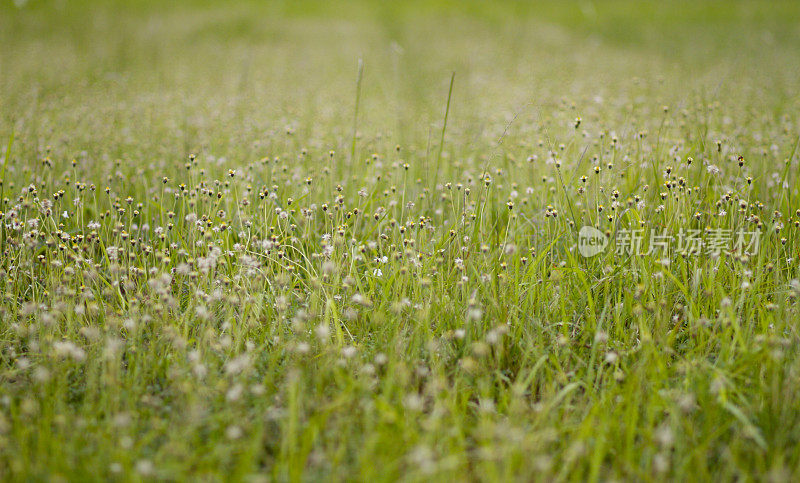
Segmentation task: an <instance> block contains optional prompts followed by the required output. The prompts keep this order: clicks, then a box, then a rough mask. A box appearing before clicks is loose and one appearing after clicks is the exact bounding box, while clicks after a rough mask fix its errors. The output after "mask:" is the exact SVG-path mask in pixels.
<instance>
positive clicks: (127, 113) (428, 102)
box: [0, 0, 800, 157]
mask: <svg viewBox="0 0 800 483" xmlns="http://www.w3.org/2000/svg"><path fill="white" fill-rule="evenodd" d="M15 5H18V6H15ZM799 26H800V3H798V2H794V1H775V2H756V1H745V0H735V1H713V0H710V1H682V0H678V1H673V2H660V1H649V0H648V1H637V2H628V1H618V0H614V1H607V2H591V1H566V2H562V1H538V2H522V1H512V0H506V1H499V2H481V1H477V0H470V1H464V2H456V1H450V0H447V1H422V0H412V1H405V2H399V1H389V2H367V1H347V2H318V1H310V0H300V1H277V2H255V1H243V2H235V3H223V2H213V1H209V0H187V1H177V2H157V1H151V0H143V1H137V2H123V1H111V2H95V1H65V0H56V1H36V0H33V1H28V2H20V1H18V2H16V4H15V3H13V2H4V3H3V4H2V7H0V44H1V46H0V94H2V95H0V110H1V111H2V114H1V115H0V135H2V136H4V137H5V136H7V135H8V134H9V133H10V131H11V129H12V127H13V129H14V130H15V131H16V132H18V133H21V135H20V136H19V138H20V139H21V140H22V141H21V143H22V145H21V146H20V148H21V149H23V152H26V153H28V154H31V155H33V154H37V153H39V152H41V150H42V149H43V147H44V146H45V145H54V144H60V145H62V146H63V147H64V148H65V149H66V150H67V151H69V150H72V151H76V150H88V151H89V152H90V153H95V154H98V155H105V156H114V157H118V156H122V155H126V156H139V155H140V154H143V153H147V154H149V155H156V154H158V155H161V156H168V155H169V156H171V155H176V154H178V153H179V154H180V155H184V154H185V153H186V152H187V151H195V150H198V149H201V148H203V147H204V146H205V147H208V146H214V149H215V151H217V152H220V153H222V154H227V155H234V154H235V155H250V154H256V151H257V148H253V147H252V144H253V143H259V142H260V141H259V139H260V137H261V136H260V134H259V133H264V132H271V131H274V130H276V129H284V128H285V127H287V126H293V127H295V128H299V129H303V130H305V131H304V132H303V134H306V135H307V136H306V139H316V140H318V141H319V143H320V144H326V143H327V144H331V145H334V146H339V147H341V148H344V146H346V143H347V141H346V139H347V138H348V137H349V130H350V126H351V123H352V121H351V117H352V106H353V104H354V89H355V77H356V69H357V68H356V66H357V62H358V59H363V61H364V62H365V65H366V69H365V78H364V96H363V105H362V114H361V117H362V121H361V124H360V130H363V131H364V132H365V133H368V134H369V135H371V136H373V137H374V138H376V139H377V138H381V137H383V136H388V137H391V138H392V139H394V140H397V141H398V142H402V143H412V144H420V145H425V144H426V140H427V138H428V137H429V136H430V132H431V129H434V130H435V126H434V127H432V126H433V125H434V124H436V123H437V122H439V121H440V120H441V117H442V109H443V105H444V100H445V97H446V93H447V83H448V81H449V77H450V73H451V72H452V71H455V72H456V73H457V77H456V89H455V91H454V97H453V98H454V102H453V106H452V108H453V111H452V116H453V117H452V123H451V126H452V129H453V130H454V133H455V135H463V136H464V137H463V138H462V139H470V140H472V141H474V143H473V142H470V143H468V146H466V147H468V148H471V149H472V148H474V145H475V144H486V143H490V142H491V141H492V140H496V139H497V136H499V134H500V133H502V131H503V129H504V128H505V127H506V125H507V123H508V122H509V120H510V119H512V118H514V116H516V115H520V114H521V117H520V122H525V121H530V122H533V121H534V120H536V119H539V120H541V119H542V118H547V117H548V116H549V115H550V113H549V111H548V109H549V107H548V106H550V107H556V106H557V105H558V104H559V103H561V102H567V103H572V104H576V105H577V110H578V111H585V109H582V108H583V107H584V106H586V105H589V104H592V103H593V101H595V100H597V99H606V100H608V101H609V102H612V103H613V102H616V103H617V104H619V105H622V104H625V103H630V102H632V101H636V100H637V99H639V100H641V99H643V98H646V99H647V103H648V105H650V106H660V104H662V103H663V104H670V105H676V106H680V105H686V104H687V103H688V102H692V101H693V100H694V98H693V96H695V97H696V96H704V97H706V98H707V100H725V99H727V100H732V102H730V103H727V104H729V105H727V106H726V108H729V110H728V111H727V114H728V115H733V116H734V117H735V116H736V115H737V114H741V115H754V114H755V113H757V112H762V111H763V110H764V109H767V110H772V111H774V112H773V113H774V114H776V115H780V114H781V113H783V112H792V110H793V109H794V108H795V107H796V105H797V104H796V102H797V101H796V93H797V91H798V78H800V75H798V74H799V73H800V55H798V52H800V27H799ZM745 80H746V82H745ZM748 112H749V114H748ZM603 121H604V122H605V123H606V124H608V125H613V124H614V123H615V122H623V120H622V119H613V118H611V117H608V118H606V119H604V120H603ZM337 127H339V128H340V129H339V130H337ZM361 128H363V129H361ZM631 128H634V127H631Z"/></svg>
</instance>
